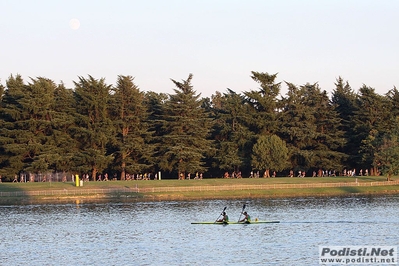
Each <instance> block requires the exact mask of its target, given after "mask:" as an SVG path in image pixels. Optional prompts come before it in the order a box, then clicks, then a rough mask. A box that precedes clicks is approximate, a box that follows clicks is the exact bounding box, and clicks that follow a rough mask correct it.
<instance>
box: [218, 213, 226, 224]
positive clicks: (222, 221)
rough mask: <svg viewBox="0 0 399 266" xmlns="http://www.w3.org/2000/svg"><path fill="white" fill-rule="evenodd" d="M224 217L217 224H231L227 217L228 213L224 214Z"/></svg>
mask: <svg viewBox="0 0 399 266" xmlns="http://www.w3.org/2000/svg"><path fill="white" fill-rule="evenodd" d="M222 215H223V216H222V217H221V218H220V219H219V220H217V221H216V222H218V223H225V224H227V223H229V216H228V215H227V213H226V212H223V213H222Z"/></svg>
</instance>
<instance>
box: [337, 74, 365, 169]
mask: <svg viewBox="0 0 399 266" xmlns="http://www.w3.org/2000/svg"><path fill="white" fill-rule="evenodd" d="M331 104H332V106H333V107H334V110H335V111H336V112H337V113H338V116H339V118H340V119H341V123H340V125H339V127H338V128H339V129H340V130H342V131H343V132H344V138H345V145H344V146H343V147H342V148H341V149H340V151H341V152H344V153H345V154H346V159H345V161H344V162H343V163H344V164H345V165H346V166H348V167H350V168H355V167H357V166H358V162H359V158H360V157H359V141H357V140H356V137H355V136H356V134H355V129H354V125H353V124H354V123H353V119H354V116H355V112H356V111H357V106H356V93H355V92H354V91H353V90H352V88H351V87H350V85H349V83H348V82H344V80H343V79H342V78H341V77H339V78H338V79H337V81H336V83H335V89H334V90H333V92H332V97H331ZM360 159H361V158H360Z"/></svg>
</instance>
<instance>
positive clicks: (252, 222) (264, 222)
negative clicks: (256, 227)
mask: <svg viewBox="0 0 399 266" xmlns="http://www.w3.org/2000/svg"><path fill="white" fill-rule="evenodd" d="M279 222H280V221H256V220H255V221H251V222H250V223H248V222H228V223H226V222H192V223H191V224H221V225H228V224H275V223H279Z"/></svg>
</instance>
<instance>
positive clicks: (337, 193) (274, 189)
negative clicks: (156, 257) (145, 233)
mask: <svg viewBox="0 0 399 266" xmlns="http://www.w3.org/2000/svg"><path fill="white" fill-rule="evenodd" d="M333 181H335V182H333ZM353 181H354V180H352V179H328V180H327V179H315V180H312V179H309V180H302V179H299V178H298V179H292V178H284V179H283V178H282V179H277V178H276V179H274V180H271V179H257V180H256V179H253V180H248V179H240V180H224V179H214V180H207V181H204V182H203V181H202V180H201V181H197V180H195V181H176V180H163V181H136V182H132V181H109V182H87V183H85V184H84V186H83V187H75V186H74V184H72V183H54V182H53V183H47V184H44V183H18V184H16V183H0V205H18V204H54V203H76V202H81V203H83V202H140V201H195V200H229V199H231V200H242V199H278V198H309V197H318V198H321V197H324V198H328V197H354V196H365V197H367V196H383V195H399V180H396V181H384V178H383V177H374V178H369V177H368V178H362V179H360V178H359V180H358V178H356V182H353Z"/></svg>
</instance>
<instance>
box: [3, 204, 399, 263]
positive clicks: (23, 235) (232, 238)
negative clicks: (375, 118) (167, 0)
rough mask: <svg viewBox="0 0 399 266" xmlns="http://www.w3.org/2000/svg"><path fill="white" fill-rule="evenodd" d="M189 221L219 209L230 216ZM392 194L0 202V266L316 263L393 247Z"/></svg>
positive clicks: (398, 236)
mask: <svg viewBox="0 0 399 266" xmlns="http://www.w3.org/2000/svg"><path fill="white" fill-rule="evenodd" d="M244 203H246V210H247V211H248V212H249V213H250V214H251V216H252V218H253V219H254V218H259V219H261V220H279V221H280V223H279V224H255V225H227V226H222V225H198V224H197V225H192V224H191V222H194V221H196V222H197V221H214V220H216V218H218V215H219V214H220V212H221V211H222V210H223V208H224V207H225V206H227V213H228V214H229V216H230V220H233V221H235V220H238V218H239V216H240V211H241V209H242V206H243V204H244ZM398 206H399V197H397V196H389V197H370V198H369V197H367V198H366V197H361V198H353V197H351V198H328V199H318V198H307V199H276V200H266V199H259V200H248V201H230V200H229V201H215V200H212V201H205V200H204V201H196V202H180V201H179V202H129V203H98V204H93V203H90V204H89V203H87V204H85V203H71V204H51V205H22V206H20V205H18V206H0V232H1V239H0V265H104V266H105V265H318V247H319V245H398V244H399V216H398V213H399V212H398V209H399V208H398Z"/></svg>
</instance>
